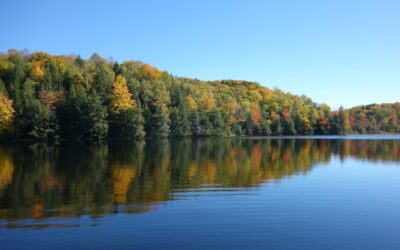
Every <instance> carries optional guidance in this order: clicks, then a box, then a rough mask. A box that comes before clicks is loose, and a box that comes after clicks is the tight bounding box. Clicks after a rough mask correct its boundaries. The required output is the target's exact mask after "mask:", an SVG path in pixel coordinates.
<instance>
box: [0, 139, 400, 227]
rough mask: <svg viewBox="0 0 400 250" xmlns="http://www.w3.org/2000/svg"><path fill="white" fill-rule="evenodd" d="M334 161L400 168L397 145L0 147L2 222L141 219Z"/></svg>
mask: <svg viewBox="0 0 400 250" xmlns="http://www.w3.org/2000/svg"><path fill="white" fill-rule="evenodd" d="M332 157H338V158H340V159H342V160H344V159H345V158H347V157H353V158H358V159H362V160H370V161H385V162H386V161H393V162H400V141H399V140H341V139H234V138H231V139H195V140H190V139H184V140H174V141H167V140H165V141H146V142H144V141H141V142H131V143H129V142H124V143H121V142H109V143H104V144H95V145H85V144H79V143H60V144H57V145H48V144H41V143H39V144H26V143H14V144H12V145H0V219H1V220H3V221H8V222H10V221H15V220H16V219H35V220H36V219H43V218H50V217H52V218H53V217H54V218H63V217H78V216H80V215H90V216H92V217H93V218H96V217H98V216H102V215H107V214H113V213H142V212H146V211H150V210H152V209H154V206H155V205H157V204H159V203H161V202H163V201H168V200H173V199H174V194H175V193H176V191H178V190H179V192H184V191H185V190H186V189H187V188H191V189H193V188H194V189H199V190H201V188H202V187H204V186H206V187H207V186H210V185H211V186H213V185H218V187H224V188H230V187H235V188H245V187H250V186H257V185H259V184H261V183H265V182H268V181H275V180H279V179H282V178H285V177H288V176H292V175H298V174H307V173H308V172H309V171H311V170H312V168H313V166H315V165H317V164H321V163H322V164H324V163H328V162H330V160H331V159H332ZM206 184H207V185H206Z"/></svg>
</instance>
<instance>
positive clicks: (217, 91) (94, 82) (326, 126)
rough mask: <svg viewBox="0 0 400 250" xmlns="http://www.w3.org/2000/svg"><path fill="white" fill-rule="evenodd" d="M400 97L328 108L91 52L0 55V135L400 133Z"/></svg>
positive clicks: (126, 136) (241, 84) (242, 84)
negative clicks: (81, 54)
mask: <svg viewBox="0 0 400 250" xmlns="http://www.w3.org/2000/svg"><path fill="white" fill-rule="evenodd" d="M399 115H400V103H394V104H380V105H379V104H372V105H367V106H358V107H354V108H351V109H343V108H340V109H339V110H331V108H330V107H329V106H328V105H326V104H318V103H315V102H313V101H312V100H311V99H310V98H308V97H306V96H297V95H293V94H291V93H286V92H283V91H281V90H279V89H269V88H267V87H263V86H261V85H260V84H258V83H256V82H248V81H238V80H222V81H200V80H197V79H188V78H182V77H175V76H173V75H171V74H169V73H167V72H165V71H160V70H158V69H156V68H154V67H152V66H150V65H148V64H144V63H141V62H138V61H126V62H124V63H121V64H120V63H117V62H114V61H113V60H107V59H104V58H101V57H100V56H99V55H97V54H93V55H92V56H91V57H90V59H89V60H83V59H81V58H80V57H79V56H52V55H49V54H46V53H42V52H38V53H28V52H24V51H15V50H10V51H8V52H7V53H3V54H0V136H1V137H4V138H14V139H25V138H32V139H58V138H70V139H96V140H98V139H104V138H124V139H138V138H144V137H152V138H165V137H187V136H197V137H199V136H235V135H236V136H243V135H247V136H252V135H253V136H255V135H260V136H268V135H313V134H319V135H325V134H349V133H379V132H391V133H395V132H400V123H399Z"/></svg>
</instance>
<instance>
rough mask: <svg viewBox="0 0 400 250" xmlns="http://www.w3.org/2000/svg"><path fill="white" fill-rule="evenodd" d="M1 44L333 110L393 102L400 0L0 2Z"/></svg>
mask: <svg viewBox="0 0 400 250" xmlns="http://www.w3.org/2000/svg"><path fill="white" fill-rule="evenodd" d="M0 9H1V10H2V11H1V12H2V14H1V15H0V23H1V34H2V35H1V38H0V51H3V52H4V51H7V50H8V49H10V48H15V49H23V48H27V49H29V50H30V51H46V52H49V53H51V54H71V53H76V54H80V55H81V56H82V57H83V58H88V57H89V56H90V55H91V54H92V53H93V52H97V53H99V54H100V55H102V56H103V57H110V56H112V57H113V58H114V59H116V60H117V61H121V62H122V61H124V60H131V59H133V60H141V61H144V62H146V63H149V64H152V65H154V66H156V67H158V68H160V69H162V70H166V71H168V72H171V73H173V74H174V75H177V76H185V77H193V78H199V79H204V80H214V79H243V80H252V81H257V82H260V83H261V84H262V85H264V86H267V87H271V88H272V87H278V88H281V89H282V90H284V91H290V92H292V93H294V94H305V95H307V96H309V97H311V98H312V99H314V100H315V101H317V102H326V103H328V104H329V105H331V106H332V107H333V108H337V107H339V105H341V104H342V105H344V106H345V107H350V106H354V105H358V104H368V103H382V102H395V101H400V98H399V97H400V95H399V93H400V67H399V66H400V15H399V10H400V1H384V0H375V1H372V0H360V1H355V0H354V1H348V0H346V1H341V0H335V1H331V0H323V1H322V0H314V1H311V0H302V1H294V0H293V1H288V0H277V1H268V0H260V1H251V0H248V1H235V0H231V1H222V0H221V1H218V0H210V1H208V0H202V1H195V0H180V1H178V0H176V1H172V0H171V1H166V0H164V1H161V0H160V1H118V0H113V1H83V0H81V1H74V0H68V1H50V0H49V1H40V0H37V1H19V0H12V1H11V0H3V1H1V2H0Z"/></svg>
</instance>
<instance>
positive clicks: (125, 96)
mask: <svg viewBox="0 0 400 250" xmlns="http://www.w3.org/2000/svg"><path fill="white" fill-rule="evenodd" d="M111 99H112V107H111V111H113V112H115V113H119V112H120V111H124V110H128V109H130V108H135V107H136V103H135V100H133V99H132V94H131V93H130V92H129V89H128V86H127V85H126V79H125V77H123V76H121V75H118V76H117V78H116V79H115V82H114V84H113V93H112V96H111Z"/></svg>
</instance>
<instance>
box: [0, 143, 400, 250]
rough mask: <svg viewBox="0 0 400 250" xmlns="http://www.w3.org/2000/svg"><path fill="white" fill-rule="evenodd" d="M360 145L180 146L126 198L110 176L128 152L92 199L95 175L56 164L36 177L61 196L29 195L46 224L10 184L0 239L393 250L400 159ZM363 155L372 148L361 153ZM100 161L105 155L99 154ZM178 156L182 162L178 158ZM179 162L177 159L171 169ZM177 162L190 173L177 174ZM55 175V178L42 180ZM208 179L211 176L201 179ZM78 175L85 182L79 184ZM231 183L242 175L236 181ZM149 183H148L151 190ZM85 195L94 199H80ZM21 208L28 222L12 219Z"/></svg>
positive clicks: (150, 166)
mask: <svg viewBox="0 0 400 250" xmlns="http://www.w3.org/2000/svg"><path fill="white" fill-rule="evenodd" d="M366 142H367V141H358V143H356V144H354V143H352V142H350V144H349V143H347V144H344V143H343V142H339V144H335V145H332V144H329V143H328V144H326V143H325V144H324V143H319V144H318V143H317V142H316V141H315V140H313V142H308V143H306V144H296V143H295V144H294V145H292V144H284V145H283V144H276V145H275V144H265V145H264V144H263V143H265V142H260V141H257V142H251V143H250V144H248V143H245V144H240V145H236V144H234V143H232V141H230V143H227V144H222V145H221V144H220V143H216V144H212V145H211V144H208V145H207V147H211V149H208V150H207V151H204V148H201V149H200V148H198V145H197V146H194V147H193V145H192V144H190V146H188V145H187V144H185V145H183V146H184V147H182V148H191V147H192V148H191V150H190V152H189V151H179V153H178V151H175V150H176V149H177V148H172V149H171V148H170V146H168V147H167V149H165V148H164V149H163V150H164V151H165V153H164V154H162V155H164V157H166V158H162V157H161V158H158V160H161V159H162V160H163V163H160V162H159V164H155V161H154V157H150V158H149V160H143V161H142V164H143V165H142V168H140V166H139V167H138V166H136V170H135V171H136V174H135V175H134V176H135V177H131V179H132V180H131V181H130V182H128V185H127V186H128V188H127V190H126V193H125V197H123V198H121V197H116V196H115V194H114V192H115V189H116V188H117V189H118V188H121V187H118V185H116V184H115V183H114V182H115V180H116V177H115V171H113V170H115V168H121V166H123V167H122V168H129V167H128V165H129V164H128V163H129V161H130V160H132V159H129V157H128V158H125V160H124V161H125V163H126V164H125V165H124V164H122V163H121V158H123V157H126V154H125V153H123V154H120V153H119V154H118V155H117V154H116V153H115V152H113V151H112V150H110V149H108V151H107V154H106V155H107V157H106V158H105V159H107V162H108V163H107V165H106V167H105V169H106V170H107V171H105V172H104V174H102V175H101V176H102V178H100V179H99V183H101V184H102V185H101V186H103V188H104V190H103V191H101V192H100V191H97V193H96V194H94V193H95V191H96V190H95V189H91V188H89V187H88V186H90V185H91V182H90V180H87V179H86V178H89V176H90V175H92V174H93V173H92V172H90V171H89V172H85V171H84V170H83V169H81V168H83V166H81V167H79V168H74V169H68V170H65V169H64V168H61V169H57V167H55V166H52V167H47V168H46V171H47V172H46V171H44V172H43V173H52V174H54V175H55V176H57V178H56V179H57V180H58V181H59V182H60V183H61V184H60V183H58V184H57V185H56V186H57V187H58V188H56V189H54V188H53V189H51V188H50V189H46V185H45V186H43V185H42V186H41V185H40V184H42V182H43V180H44V179H46V178H43V177H40V178H37V182H35V185H34V186H35V187H36V190H35V191H32V193H33V194H34V195H35V199H39V200H40V201H41V202H42V205H43V207H42V210H43V211H42V213H43V214H42V215H41V217H38V218H29V216H30V215H32V207H31V206H30V205H31V204H30V203H29V201H30V198H29V194H23V195H25V197H27V198H29V199H27V201H26V200H24V199H22V198H18V199H19V200H18V201H11V200H9V199H11V198H13V199H17V198H15V196H12V194H14V193H7V192H9V191H10V190H19V191H26V190H25V189H24V188H23V187H17V186H14V187H13V185H16V183H15V182H12V183H10V184H9V185H8V186H7V187H6V188H5V189H3V190H2V191H1V192H0V197H1V207H2V212H1V216H2V218H3V219H2V220H0V227H1V228H0V239H1V241H2V246H4V247H5V248H4V249H11V248H12V247H15V248H16V249H23V248H24V247H25V246H26V244H30V246H31V247H32V249H35V248H37V249H47V248H48V249H54V248H61V249H63V248H65V249H67V248H69V249H70V248H78V249H79V248H84V247H90V248H100V247H101V248H111V249H113V248H124V247H126V248H137V249H143V248H153V249H154V248H156V249H158V248H171V249H173V248H176V246H182V247H183V248H189V249H190V248H192V249H203V248H207V247H211V248H232V249H243V248H247V249H249V248H250V249H251V248H263V249H264V248H265V247H271V248H273V249H276V248H279V247H281V248H283V249H293V248H300V249H307V248H308V249H309V248H313V247H314V248H318V249H321V248H332V246H334V248H336V249H338V248H341V249H396V248H397V249H398V247H400V242H399V241H398V240H397V233H396V232H398V231H399V230H400V223H398V222H399V221H400V212H399V211H400V199H399V198H398V190H400V163H399V162H400V160H399V155H398V154H397V153H398V152H399V151H394V150H399V149H400V147H399V144H400V142H399V141H391V143H389V144H387V142H386V141H379V142H374V143H366ZM288 145H289V146H288ZM366 145H369V147H370V148H365V147H366ZM203 146H204V145H203ZM217 146H218V147H219V148H221V147H226V150H225V151H222V152H221V153H220V154H216V153H215V150H214V149H215V148H214V147H217ZM257 147H260V151H261V152H265V150H268V148H269V149H271V150H272V149H273V150H272V151H270V153H269V155H266V154H261V156H260V155H258V153H257ZM335 147H336V149H335ZM229 148H230V149H232V148H233V149H234V152H235V153H234V154H233V153H232V152H231V156H229V154H226V152H229V150H228V149H229ZM306 148H307V149H306ZM338 148H340V150H337V149H338ZM345 148H347V149H345ZM179 149H181V148H179ZM243 149H245V150H243ZM288 149H290V150H289V152H290V154H291V157H290V159H291V161H287V162H286V163H285V162H284V161H282V159H283V158H284V157H286V158H287V157H288V156H285V154H287V152H288ZM142 150H143V149H142ZM242 150H243V151H242ZM335 150H337V151H335ZM343 150H347V151H346V152H347V153H346V154H344V153H343ZM53 152H54V151H53ZM143 152H147V151H146V150H144V151H143ZM193 152H194V153H193ZM204 152H208V153H207V154H204ZM273 152H275V153H273ZM276 152H278V153H276ZM365 152H368V155H365ZM371 152H376V155H375V156H373V155H371ZM385 152H386V153H385ZM3 153H4V152H3ZM143 154H145V153H143ZM182 154H187V155H186V156H185V155H182ZM232 154H233V155H234V156H232ZM272 154H277V158H276V159H273V158H271V155H272ZM102 155H103V156H102V157H104V156H105V154H104V152H103V153H102ZM344 155H345V157H343V156H344ZM42 156H43V155H42ZM159 156H160V155H159ZM184 156H185V157H186V159H187V160H182V158H180V157H184ZM2 157H4V155H3V156H2ZM175 157H176V158H179V159H180V160H179V161H175V160H174V158H175ZM201 157H203V159H200V158H201ZM229 157H233V158H232V159H236V161H237V163H240V165H238V167H241V168H245V169H246V168H248V169H249V171H245V172H240V171H237V169H236V170H235V169H234V170H232V168H229V167H227V166H225V167H224V166H222V165H221V164H222V163H226V164H228V163H229V162H230V163H231V167H232V166H235V165H234V164H233V162H232V161H226V160H227V159H230V158H229ZM100 158H101V157H100ZM117 159H119V161H118V160H117ZM166 159H168V160H166ZM188 159H189V160H188ZM210 159H211V160H212V162H214V163H215V165H216V166H217V168H219V170H220V171H217V172H215V173H214V172H213V170H210V169H209V168H210V166H209V162H208V160H210ZM232 159H231V160H232ZM279 159H281V160H279ZM113 161H114V163H115V162H118V164H117V165H116V164H114V163H113ZM135 161H136V162H137V160H135ZM275 161H277V162H275ZM44 162H46V161H44ZM47 162H48V160H47ZM50 162H51V161H50ZM85 162H86V161H85ZM166 162H168V164H167V163H166ZM178 162H181V163H182V162H186V163H187V165H182V164H181V165H177V163H178ZM193 162H197V163H198V164H197V165H196V166H197V168H196V169H195V170H196V171H197V172H196V174H195V173H193V172H190V171H194V170H191V169H190V166H192V165H193ZM202 162H203V163H204V164H203V165H202ZM246 163H247V164H248V166H247V165H246ZM50 165H51V164H50ZM115 166H117V167H115ZM52 168H55V169H53V170H54V172H49V171H48V170H49V169H52ZM131 168H132V166H131ZM186 168H188V169H186ZM192 168H193V166H192ZM291 168H292V169H291ZM185 169H186V170H185ZM260 169H261V170H262V171H260ZM61 170H63V171H61ZM273 170H274V171H277V172H274V171H273ZM25 171H26V169H25V167H21V166H14V172H13V173H14V174H20V175H22V176H24V180H27V178H28V177H29V176H30V177H32V178H33V176H32V175H35V172H28V173H27V172H25ZM210 172H211V173H214V174H213V175H212V176H211V175H210V174H209V176H206V177H204V178H203V179H202V178H201V176H202V175H205V173H210ZM77 173H78V174H77ZM82 173H86V174H87V175H83V176H82ZM24 174H28V175H24ZM36 174H37V173H36ZM183 174H184V175H185V178H183V177H182V176H181V175H183ZM238 174H248V175H249V176H248V178H242V179H240V178H239V177H241V176H239V175H238ZM128 175H131V174H129V173H128ZM259 175H262V178H259ZM166 176H168V178H167V177H166ZM188 176H190V177H191V178H188ZM210 176H211V177H212V178H211V177H210ZM13 177H14V178H15V175H14V176H13ZM67 177H69V178H75V180H74V181H71V180H70V181H71V182H69V181H68V180H65V178H67ZM79 177H82V179H79ZM195 177H196V178H195ZM94 178H99V177H96V176H94ZM118 178H120V177H118ZM118 178H117V179H118ZM193 178H194V180H193ZM238 178H239V181H238ZM253 180H256V181H253ZM22 183H23V182H21V183H20V184H21V185H22ZM27 183H29V181H27ZM88 183H89V184H88ZM148 183H150V184H151V185H146V184H148ZM139 184H140V185H139ZM74 185H80V186H81V188H82V190H83V194H84V195H82V193H79V194H76V193H73V192H72V191H71V190H69V191H67V189H73V187H74ZM135 185H137V186H135ZM157 185H159V186H157ZM122 186H123V185H122ZM60 187H62V188H60ZM98 187H99V186H96V188H98ZM150 187H151V188H150ZM10 188H11V189H10ZM12 188H15V189H12ZM35 192H36V193H35ZM90 192H93V193H90ZM19 194H20V195H21V194H22V193H19ZM66 194H68V196H66ZM40 195H41V196H40ZM85 195H87V196H88V197H89V196H91V197H90V198H87V200H85V199H84V198H83V197H85ZM96 195H97V196H99V197H96ZM117 195H120V193H119V194H117ZM64 196H65V197H64ZM24 202H25V203H24ZM7 206H8V208H7V209H8V210H10V209H11V210H14V211H12V212H11V213H9V214H8V215H10V214H11V215H16V214H17V215H18V214H22V215H26V216H28V217H17V218H15V217H9V218H8V219H7V220H4V218H5V217H4V216H5V215H7V213H4V208H5V207H7ZM17 210H21V211H24V210H28V211H29V212H21V213H18V212H16V211H17ZM68 210H69V211H68ZM8 229H16V230H8ZM37 229H39V230H37ZM2 249H3V248H2Z"/></svg>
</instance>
